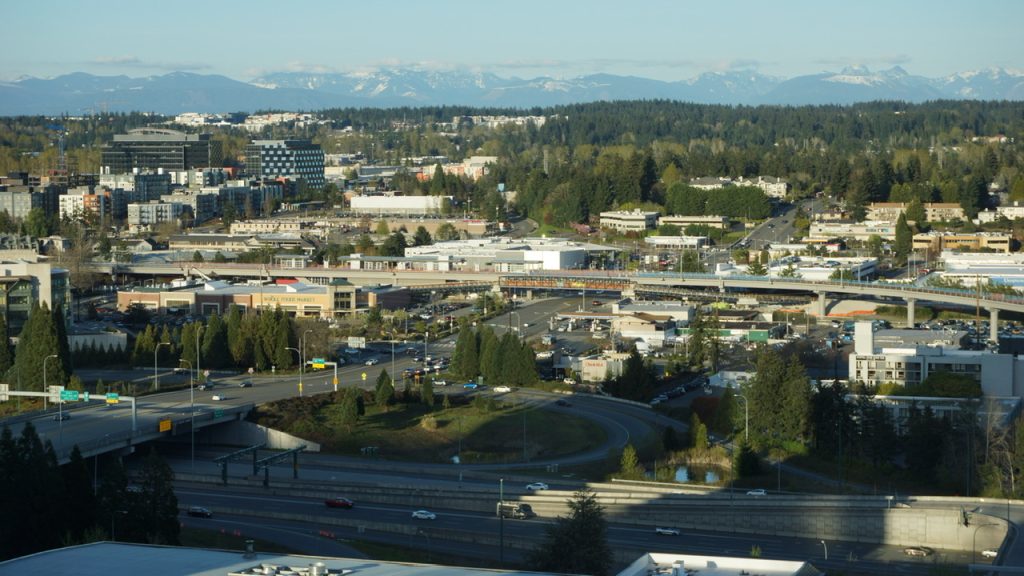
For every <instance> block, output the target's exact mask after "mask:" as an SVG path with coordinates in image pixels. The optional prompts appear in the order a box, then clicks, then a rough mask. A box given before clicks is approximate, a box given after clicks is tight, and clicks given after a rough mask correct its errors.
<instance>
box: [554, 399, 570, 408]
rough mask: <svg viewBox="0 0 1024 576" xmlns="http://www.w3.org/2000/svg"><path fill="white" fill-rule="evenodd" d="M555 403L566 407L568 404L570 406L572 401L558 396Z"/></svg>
mask: <svg viewBox="0 0 1024 576" xmlns="http://www.w3.org/2000/svg"><path fill="white" fill-rule="evenodd" d="M555 405H557V406H561V407H563V408H568V407H569V406H572V403H571V402H569V401H568V400H564V399H562V398H559V399H558V400H556V401H555Z"/></svg>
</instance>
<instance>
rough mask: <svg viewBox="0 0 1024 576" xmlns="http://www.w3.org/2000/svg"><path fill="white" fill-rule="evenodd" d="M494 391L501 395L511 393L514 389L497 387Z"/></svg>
mask: <svg viewBox="0 0 1024 576" xmlns="http://www.w3.org/2000/svg"><path fill="white" fill-rule="evenodd" d="M494 391H495V392H499V393H501V392H511V391H512V388H511V387H510V386H495V387H494Z"/></svg>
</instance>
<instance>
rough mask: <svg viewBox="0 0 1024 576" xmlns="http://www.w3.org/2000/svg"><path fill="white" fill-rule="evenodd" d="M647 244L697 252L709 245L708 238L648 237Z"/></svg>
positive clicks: (645, 239)
mask: <svg viewBox="0 0 1024 576" xmlns="http://www.w3.org/2000/svg"><path fill="white" fill-rule="evenodd" d="M644 243H645V244H650V245H651V246H654V247H657V248H676V249H679V248H688V249H690V250H696V249H698V248H703V247H705V246H707V245H708V243H709V240H708V237H707V236H648V237H646V238H644Z"/></svg>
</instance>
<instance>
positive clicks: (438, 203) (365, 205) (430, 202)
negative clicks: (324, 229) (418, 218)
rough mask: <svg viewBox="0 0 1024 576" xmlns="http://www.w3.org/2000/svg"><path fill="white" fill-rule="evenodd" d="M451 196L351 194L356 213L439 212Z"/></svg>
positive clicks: (351, 204) (351, 203)
mask: <svg viewBox="0 0 1024 576" xmlns="http://www.w3.org/2000/svg"><path fill="white" fill-rule="evenodd" d="M451 200H452V197H451V196H353V197H352V200H351V202H350V206H351V210H352V212H355V213H357V214H377V215H380V214H440V213H441V212H442V210H443V209H444V206H445V204H446V203H449V204H450V203H451Z"/></svg>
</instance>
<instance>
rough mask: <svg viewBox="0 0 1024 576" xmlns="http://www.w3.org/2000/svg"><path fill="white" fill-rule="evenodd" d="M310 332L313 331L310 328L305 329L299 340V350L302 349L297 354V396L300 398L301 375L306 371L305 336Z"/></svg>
mask: <svg viewBox="0 0 1024 576" xmlns="http://www.w3.org/2000/svg"><path fill="white" fill-rule="evenodd" d="M312 331H313V329H312V328H307V329H306V331H305V332H303V333H302V338H299V348H301V349H302V352H301V353H300V354H299V396H300V397H301V396H302V373H303V372H304V371H305V369H306V334H309V333H310V332H312Z"/></svg>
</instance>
